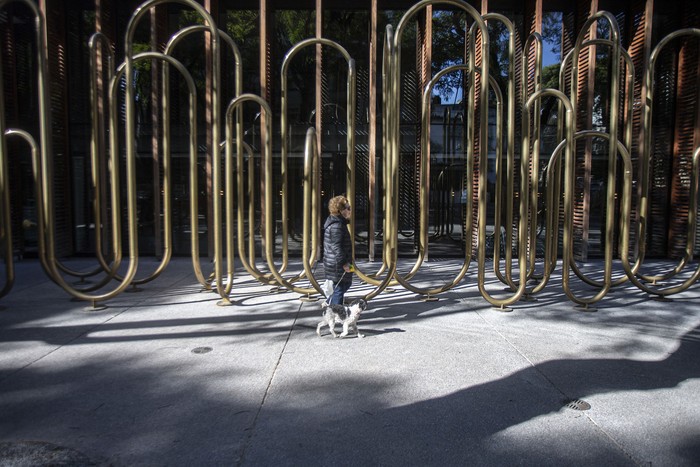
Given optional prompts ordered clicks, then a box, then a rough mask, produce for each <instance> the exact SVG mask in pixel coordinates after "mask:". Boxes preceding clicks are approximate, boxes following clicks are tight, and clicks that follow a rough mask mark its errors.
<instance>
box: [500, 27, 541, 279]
mask: <svg viewBox="0 0 700 467" xmlns="http://www.w3.org/2000/svg"><path fill="white" fill-rule="evenodd" d="M533 45H535V46H536V49H535V64H534V70H533V72H532V76H533V78H534V92H537V91H539V90H541V89H542V78H541V76H542V35H541V34H539V33H537V32H534V33H532V34H530V36H528V38H527V40H526V41H525V46H524V47H523V56H522V68H523V74H522V93H523V103H525V102H527V101H528V91H529V86H528V84H529V83H528V78H529V76H530V70H529V67H528V65H529V61H530V48H531V47H532V46H533ZM533 106H534V110H533V113H534V119H533V120H534V121H533V125H532V126H533V129H534V135H533V137H532V157H531V158H530V165H531V166H530V167H529V168H528V170H529V172H528V174H527V175H528V176H529V177H530V182H529V190H523V189H521V190H520V195H521V197H524V196H530V200H529V205H530V211H529V212H526V214H525V215H526V216H528V223H527V226H526V228H527V229H528V233H529V235H528V244H527V245H526V246H525V248H526V253H527V258H528V272H527V278H528V279H532V278H535V263H536V261H537V204H538V203H537V196H538V186H537V180H538V176H539V171H540V113H541V112H540V107H541V101H540V100H539V99H538V100H536V101H534V102H533ZM529 121H530V119H529V118H528V119H527V122H528V126H527V127H526V126H525V119H523V127H522V134H523V144H524V143H525V140H526V138H525V135H527V144H528V146H524V145H523V146H522V147H521V149H520V151H521V152H522V153H525V152H526V151H530V146H529V145H530V127H529ZM521 176H525V174H524V173H523V174H522V175H521ZM523 180H524V179H521V180H520V183H521V184H522V183H523ZM518 234H520V232H518ZM506 238H508V239H509V240H510V241H511V242H512V238H511V237H510V236H506ZM539 278H541V277H538V279H539Z"/></svg>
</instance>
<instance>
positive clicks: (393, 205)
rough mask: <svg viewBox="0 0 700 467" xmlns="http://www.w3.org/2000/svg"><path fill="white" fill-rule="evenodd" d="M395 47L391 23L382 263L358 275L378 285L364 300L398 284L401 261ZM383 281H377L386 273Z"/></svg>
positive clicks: (385, 71)
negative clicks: (371, 271)
mask: <svg viewBox="0 0 700 467" xmlns="http://www.w3.org/2000/svg"><path fill="white" fill-rule="evenodd" d="M397 63H398V62H397V61H396V53H395V48H394V29H393V27H392V26H391V25H390V24H388V25H387V26H386V34H385V36H384V50H383V56H382V105H383V111H382V128H383V130H382V151H383V155H384V160H383V161H382V162H383V164H382V166H383V177H384V183H383V187H382V198H383V204H384V223H383V227H382V229H383V239H384V245H383V246H382V266H381V268H380V269H379V271H378V272H377V273H376V274H375V275H374V277H369V276H367V275H363V274H362V273H361V272H360V273H359V274H358V277H360V279H362V280H364V281H365V282H367V283H368V284H371V285H374V286H375V288H374V290H372V291H371V292H370V293H369V294H367V295H366V296H365V300H368V301H369V300H371V299H372V298H374V297H376V296H377V295H379V294H380V293H381V292H383V291H384V290H385V289H386V288H387V287H389V286H390V285H394V284H396V281H394V280H393V277H394V274H395V272H396V268H397V264H398V254H397V253H398V246H397V245H398V229H396V228H394V227H395V226H397V225H398V219H399V209H398V183H397V182H398V153H399V151H398V140H397V138H398V136H399V134H398V124H397V122H398V120H397V119H398V118H399V116H398V115H397V114H395V113H394V99H395V94H396V92H397V88H398V83H397V81H398V79H400V78H399V74H398V70H397V68H398V66H397ZM383 273H385V275H384V278H383V279H382V280H377V279H375V277H379V276H380V274H383Z"/></svg>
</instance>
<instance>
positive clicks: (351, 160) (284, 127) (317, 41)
mask: <svg viewBox="0 0 700 467" xmlns="http://www.w3.org/2000/svg"><path fill="white" fill-rule="evenodd" d="M315 45H325V46H328V47H331V48H333V49H335V50H337V51H338V52H339V53H340V54H341V55H342V57H343V58H344V59H345V61H346V62H347V64H348V71H347V82H346V89H347V95H346V100H347V102H346V104H347V105H346V108H347V115H346V119H347V122H346V124H347V136H346V145H347V157H346V178H347V188H346V189H347V194H346V196H347V198H348V201H350V204H351V205H354V203H355V108H356V100H357V99H356V91H355V87H356V81H357V78H356V76H355V75H356V71H355V60H353V59H352V57H350V54H349V53H348V52H347V50H345V48H343V47H342V46H341V45H340V44H338V43H337V42H334V41H331V40H329V39H323V38H311V39H305V40H303V41H301V42H299V43H297V44H295V45H294V46H293V47H292V48H291V49H289V51H288V52H287V54H286V55H285V57H284V60H283V61H282V70H281V86H280V89H281V94H282V95H281V122H280V125H281V126H280V138H281V143H282V144H281V152H280V167H281V181H282V187H281V190H280V191H281V193H282V265H281V267H280V273H281V272H284V271H285V270H286V269H287V265H288V263H289V255H288V237H289V227H288V223H289V220H288V212H289V208H288V188H287V172H288V170H287V159H288V153H289V136H288V133H289V122H288V117H287V107H288V102H287V100H288V71H289V66H290V64H291V63H292V60H293V59H294V57H295V56H296V54H297V53H299V52H300V51H301V50H302V49H304V48H306V47H310V46H315ZM311 201H312V200H311V199H306V198H305V199H304V202H305V203H307V202H308V203H311ZM354 226H355V221H354V220H351V221H350V236H351V238H352V251H353V258H354V257H355V235H354V232H355V228H354ZM313 244H314V246H312V248H313V247H315V246H316V244H317V243H316V240H313ZM314 249H317V248H314ZM304 274H305V273H302V275H300V276H299V277H297V278H294V279H291V280H290V282H294V281H296V280H298V279H299V278H300V277H302V276H303V275H304Z"/></svg>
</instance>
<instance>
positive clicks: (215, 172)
mask: <svg viewBox="0 0 700 467" xmlns="http://www.w3.org/2000/svg"><path fill="white" fill-rule="evenodd" d="M165 3H180V4H183V5H186V6H188V7H190V8H192V9H193V10H195V12H196V13H197V14H198V15H199V16H200V18H201V19H202V20H203V21H204V23H205V26H206V27H207V30H208V32H209V34H210V44H211V74H212V85H211V99H210V100H208V101H207V104H208V109H209V111H210V112H211V135H212V145H211V154H212V193H213V196H212V211H213V219H212V225H213V226H214V236H213V237H214V278H213V281H214V283H215V284H216V290H217V292H218V293H219V295H220V296H221V298H222V301H221V302H219V303H218V304H219V305H230V304H231V302H230V300H229V298H228V293H227V290H226V289H227V287H226V286H225V285H224V284H223V270H222V269H223V251H222V250H223V247H222V239H221V225H222V222H221V145H220V143H221V136H220V135H221V116H220V113H221V111H220V98H219V96H220V87H221V55H220V53H219V42H220V34H219V29H218V28H217V27H216V24H215V23H214V20H213V19H212V17H211V15H210V14H209V12H207V10H206V9H205V8H204V7H203V6H201V5H200V4H198V3H197V2H195V1H193V0H148V1H146V2H144V3H142V4H141V5H140V6H139V7H138V8H136V10H135V11H134V13H133V14H132V15H131V18H130V19H129V23H128V24H127V27H126V37H125V45H124V50H125V59H124V63H125V73H126V84H127V85H126V94H127V96H126V101H127V103H128V104H130V103H131V102H133V99H134V89H133V59H132V55H133V44H134V33H135V29H136V26H137V25H138V23H139V21H140V20H141V18H143V16H145V14H146V13H148V11H149V10H150V9H151V8H153V7H155V6H158V5H161V4H165ZM126 121H127V126H126V140H127V141H126V143H127V144H126V149H127V159H129V158H132V157H135V152H136V142H135V138H134V133H135V130H134V123H135V113H134V109H133V105H127V107H126ZM190 185H191V183H190ZM190 204H192V203H190ZM229 229H231V227H229ZM197 230H198V229H195V230H193V235H195V234H196V232H197ZM228 243H229V244H230V243H232V242H228ZM231 254H232V253H231ZM193 262H194V261H193ZM195 268H196V266H195ZM227 276H228V277H227V284H231V283H232V282H233V264H232V262H229V265H228V268H227Z"/></svg>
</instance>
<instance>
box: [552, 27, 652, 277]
mask: <svg viewBox="0 0 700 467" xmlns="http://www.w3.org/2000/svg"><path fill="white" fill-rule="evenodd" d="M598 45H603V46H607V47H611V48H612V45H613V44H612V41H611V40H609V39H589V40H586V41H583V42H582V43H581V49H583V48H584V47H593V46H598ZM573 52H574V51H573V49H572V50H570V51H569V53H567V54H566V56H564V59H563V60H562V64H561V68H560V70H559V83H560V89H565V84H564V83H565V73H566V69H567V67H568V64H569V62H570V60H571V57H572V55H573ZM620 55H621V56H622V58H623V59H624V61H625V64H626V66H627V90H628V91H627V94H626V98H627V124H626V125H625V129H624V135H625V136H624V144H625V147H626V148H631V147H632V130H633V124H634V121H633V114H634V92H633V91H634V76H635V75H634V64H633V63H632V58H631V57H630V55H629V53H627V51H626V50H624V49H620ZM560 107H561V104H560ZM560 111H561V108H560ZM559 129H561V125H559ZM620 230H622V226H620ZM620 238H622V237H620ZM635 256H636V255H635ZM639 266H640V262H639V260H637V261H636V262H635V265H634V267H633V270H634V271H636V270H637V269H638V268H639ZM573 267H574V269H576V265H575V264H574V266H573ZM577 275H578V276H579V277H580V278H581V279H582V280H583V281H584V282H586V283H588V284H589V285H593V286H601V287H602V282H600V281H595V280H594V279H591V278H589V277H586V276H585V275H583V274H580V273H578V272H577ZM626 280H627V275H626V274H625V275H623V276H622V277H621V278H619V279H617V280H614V281H613V282H612V286H616V285H620V284H622V283H624V282H625V281H626Z"/></svg>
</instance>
